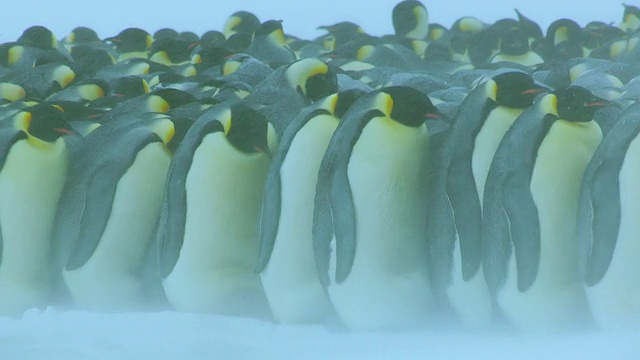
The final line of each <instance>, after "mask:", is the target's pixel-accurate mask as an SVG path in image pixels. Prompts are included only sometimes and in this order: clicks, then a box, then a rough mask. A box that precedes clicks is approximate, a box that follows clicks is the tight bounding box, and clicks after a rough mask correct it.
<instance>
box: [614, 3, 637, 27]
mask: <svg viewBox="0 0 640 360" xmlns="http://www.w3.org/2000/svg"><path fill="white" fill-rule="evenodd" d="M623 5H624V14H623V15H622V22H621V23H620V25H619V27H620V28H621V29H622V30H624V31H626V32H635V31H636V30H638V29H640V8H638V7H635V6H632V5H626V4H623Z"/></svg>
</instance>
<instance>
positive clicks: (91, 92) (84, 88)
mask: <svg viewBox="0 0 640 360" xmlns="http://www.w3.org/2000/svg"><path fill="white" fill-rule="evenodd" d="M78 92H79V94H80V96H81V97H82V98H83V99H84V100H89V101H93V100H95V99H98V98H101V97H104V90H103V89H102V88H101V87H100V86H98V85H96V84H85V85H81V86H79V89H78Z"/></svg>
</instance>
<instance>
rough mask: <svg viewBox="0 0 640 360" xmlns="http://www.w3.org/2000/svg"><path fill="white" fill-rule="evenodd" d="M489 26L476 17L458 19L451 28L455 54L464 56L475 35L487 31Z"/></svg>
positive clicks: (451, 44) (452, 45) (451, 41)
mask: <svg viewBox="0 0 640 360" xmlns="http://www.w3.org/2000/svg"><path fill="white" fill-rule="evenodd" d="M486 27H487V25H486V24H485V23H483V22H482V21H480V20H478V19H477V18H474V17H470V16H467V17H463V18H460V19H458V20H457V21H456V22H455V23H454V24H453V26H452V27H451V32H450V33H451V40H450V46H451V50H452V51H453V52H454V53H458V54H463V53H464V52H465V50H466V49H467V47H468V46H469V43H470V41H471V39H472V38H473V37H474V35H475V34H477V33H479V32H480V31H482V30H483V29H485V28H486Z"/></svg>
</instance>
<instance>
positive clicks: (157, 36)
mask: <svg viewBox="0 0 640 360" xmlns="http://www.w3.org/2000/svg"><path fill="white" fill-rule="evenodd" d="M176 37H178V32H177V31H175V30H173V29H171V28H162V29H158V30H157V31H156V32H154V33H153V41H158V40H162V39H175V38H176Z"/></svg>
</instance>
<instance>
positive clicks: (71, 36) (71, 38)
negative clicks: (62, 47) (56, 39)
mask: <svg viewBox="0 0 640 360" xmlns="http://www.w3.org/2000/svg"><path fill="white" fill-rule="evenodd" d="M74 42H76V33H74V32H73V31H72V32H71V33H70V34H69V35H67V39H66V43H67V44H73V43H74Z"/></svg>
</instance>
